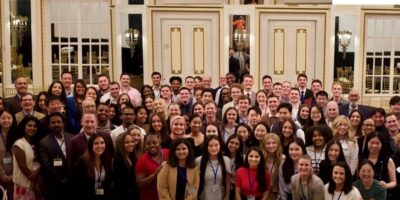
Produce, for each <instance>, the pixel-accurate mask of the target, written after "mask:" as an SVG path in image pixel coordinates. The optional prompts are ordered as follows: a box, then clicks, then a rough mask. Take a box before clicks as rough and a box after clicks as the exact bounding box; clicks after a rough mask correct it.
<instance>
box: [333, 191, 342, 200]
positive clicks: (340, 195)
mask: <svg viewBox="0 0 400 200" xmlns="http://www.w3.org/2000/svg"><path fill="white" fill-rule="evenodd" d="M342 194H343V191H341V192H340V194H339V197H338V198H337V199H336V200H339V199H340V197H342ZM333 196H335V192H333V195H332V200H333Z"/></svg>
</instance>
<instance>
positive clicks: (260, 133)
mask: <svg viewBox="0 0 400 200" xmlns="http://www.w3.org/2000/svg"><path fill="white" fill-rule="evenodd" d="M266 134H267V128H266V127H265V126H264V125H262V124H259V125H258V126H256V128H255V129H254V137H255V138H256V139H257V140H258V141H261V140H262V139H264V137H265V135H266Z"/></svg>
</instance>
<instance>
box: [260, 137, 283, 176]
mask: <svg viewBox="0 0 400 200" xmlns="http://www.w3.org/2000/svg"><path fill="white" fill-rule="evenodd" d="M269 139H273V140H274V141H275V142H276V145H277V148H276V151H275V155H274V157H275V158H274V159H275V160H274V169H279V165H280V164H281V162H282V160H283V159H284V158H283V156H282V152H283V149H282V144H281V140H280V139H279V136H278V135H277V134H275V133H267V134H266V135H265V137H264V139H263V140H261V143H260V149H261V151H262V152H263V154H264V157H265V161H267V159H268V157H269V156H268V152H267V150H266V148H265V145H266V144H267V142H268V140H269Z"/></svg>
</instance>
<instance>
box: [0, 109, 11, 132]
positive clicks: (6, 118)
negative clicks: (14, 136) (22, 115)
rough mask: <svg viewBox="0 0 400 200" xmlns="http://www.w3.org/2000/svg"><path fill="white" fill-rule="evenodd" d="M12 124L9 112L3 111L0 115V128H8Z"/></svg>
mask: <svg viewBox="0 0 400 200" xmlns="http://www.w3.org/2000/svg"><path fill="white" fill-rule="evenodd" d="M12 122H13V118H12V115H11V114H10V113H9V112H7V111H4V112H3V113H2V114H1V115H0V126H1V127H2V128H10V127H11V124H12Z"/></svg>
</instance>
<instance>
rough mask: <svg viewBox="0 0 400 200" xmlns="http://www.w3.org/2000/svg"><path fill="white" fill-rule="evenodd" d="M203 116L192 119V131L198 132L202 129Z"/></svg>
mask: <svg viewBox="0 0 400 200" xmlns="http://www.w3.org/2000/svg"><path fill="white" fill-rule="evenodd" d="M201 125H202V124H201V118H200V117H195V118H193V119H192V121H191V122H190V128H191V129H192V132H194V133H198V132H200V130H201Z"/></svg>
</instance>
